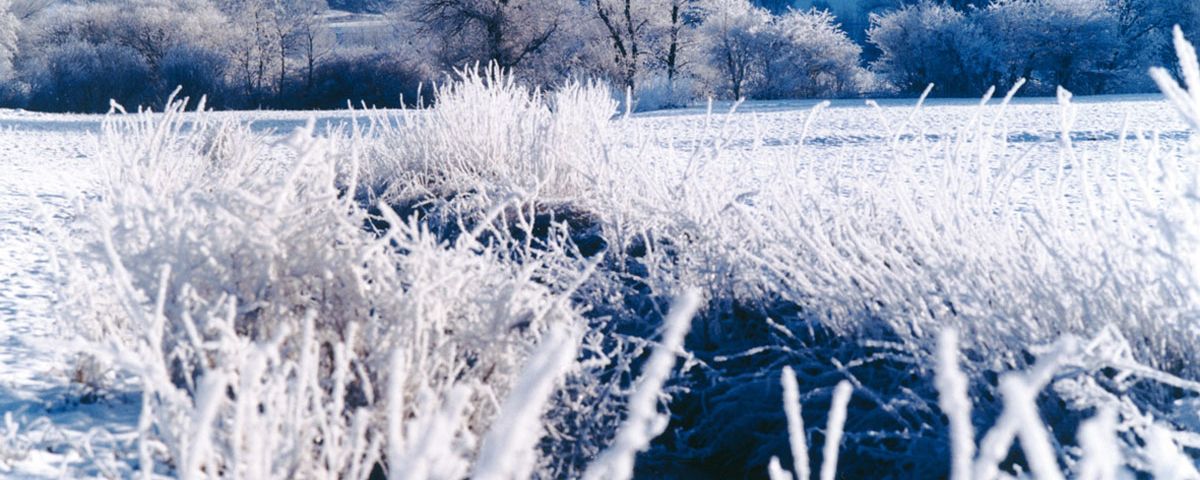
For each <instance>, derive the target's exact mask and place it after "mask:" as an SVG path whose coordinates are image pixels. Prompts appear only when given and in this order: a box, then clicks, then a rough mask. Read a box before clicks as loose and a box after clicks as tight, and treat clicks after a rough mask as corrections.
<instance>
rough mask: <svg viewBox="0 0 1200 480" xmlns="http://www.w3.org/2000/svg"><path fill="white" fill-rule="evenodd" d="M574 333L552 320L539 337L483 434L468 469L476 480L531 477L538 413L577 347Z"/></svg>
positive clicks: (538, 436) (539, 427) (539, 431)
mask: <svg viewBox="0 0 1200 480" xmlns="http://www.w3.org/2000/svg"><path fill="white" fill-rule="evenodd" d="M578 337H579V336H578V335H577V334H576V333H574V332H568V331H566V330H565V329H564V328H562V327H559V326H556V327H555V328H553V329H552V330H550V332H549V333H548V334H547V335H546V337H545V338H543V339H542V345H541V347H540V348H538V351H537V353H535V354H534V355H533V358H530V359H529V363H528V364H527V365H526V367H525V372H524V373H523V374H522V375H521V379H520V380H518V382H517V384H516V386H515V387H514V388H513V391H512V393H510V394H509V396H508V399H507V400H505V401H504V408H502V409H501V410H500V414H499V415H498V416H497V418H496V421H495V423H493V424H492V427H491V429H490V430H489V431H488V433H487V435H486V436H485V437H484V438H483V447H482V448H481V449H480V451H479V457H478V459H477V461H476V464H475V471H474V473H473V475H472V477H473V478H475V479H476V480H503V479H514V480H515V479H524V478H530V475H531V474H532V473H533V468H534V463H535V462H536V461H537V454H536V452H535V451H534V449H535V448H537V443H538V440H540V439H541V436H542V435H541V434H542V432H543V431H544V430H543V428H542V422H541V417H542V413H543V412H544V411H545V409H546V403H547V402H548V401H549V400H550V396H551V394H553V393H554V388H555V386H556V385H557V384H558V381H559V379H560V378H561V377H562V376H563V374H564V373H566V372H567V370H569V369H570V368H571V365H572V361H573V360H575V355H576V353H577V352H578V346H577V343H578Z"/></svg>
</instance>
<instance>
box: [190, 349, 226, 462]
mask: <svg viewBox="0 0 1200 480" xmlns="http://www.w3.org/2000/svg"><path fill="white" fill-rule="evenodd" d="M227 384H228V380H227V379H226V378H225V375H224V374H221V373H218V372H209V373H207V374H205V375H204V378H203V379H201V381H200V388H199V391H197V392H196V407H195V411H196V413H195V414H194V416H193V417H192V425H191V431H192V434H191V438H190V440H191V441H192V442H193V443H192V445H191V449H190V451H189V452H188V457H187V463H186V464H185V465H184V468H183V470H182V471H180V472H179V477H180V478H182V479H184V480H187V479H190V478H200V477H203V476H204V475H203V474H202V472H201V471H200V466H201V465H202V462H203V461H204V460H205V459H206V458H207V457H208V453H209V452H208V449H209V448H210V446H211V445H212V438H211V437H210V435H211V432H212V427H213V420H214V419H215V418H216V417H217V409H219V408H220V407H221V400H222V399H223V398H224V394H225V386H226V385H227Z"/></svg>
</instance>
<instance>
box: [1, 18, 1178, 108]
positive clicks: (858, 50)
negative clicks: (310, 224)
mask: <svg viewBox="0 0 1200 480" xmlns="http://www.w3.org/2000/svg"><path fill="white" fill-rule="evenodd" d="M0 12H3V14H0V106H5V107H22V108H28V109H34V110H46V111H76V112H95V111H105V110H107V109H108V108H109V104H108V101H107V99H108V98H110V97H111V98H114V99H116V100H117V101H118V102H120V103H122V104H125V105H138V104H142V105H155V102H161V101H162V99H164V98H166V96H167V94H169V93H170V92H171V91H172V90H174V89H175V88H176V87H178V86H182V87H183V91H184V93H185V94H189V95H193V96H199V95H201V94H207V95H209V105H210V106H214V107H217V108H273V109H274V108H283V109H308V108H341V107H345V106H346V104H347V101H352V102H353V103H355V104H356V105H357V104H360V103H366V104H368V105H375V106H397V105H399V104H400V103H402V102H407V103H409V104H415V103H416V102H417V101H418V96H419V93H418V90H419V89H420V87H421V85H423V84H424V85H429V84H430V83H431V82H441V81H443V80H445V79H446V78H447V76H448V75H450V74H452V73H453V70H454V69H456V68H462V67H463V66H465V65H470V64H475V63H489V62H496V63H498V64H499V65H500V66H502V67H504V68H506V69H510V70H512V71H513V72H514V73H515V74H516V76H517V78H519V79H521V80H522V81H524V82H528V83H529V84H531V85H538V86H544V87H546V88H550V89H553V88H554V87H555V86H558V85H562V84H563V83H564V82H565V81H567V80H569V79H573V78H588V79H602V80H605V81H607V82H608V83H609V84H610V85H612V87H613V90H614V95H615V96H616V97H618V98H624V97H625V91H627V90H628V91H631V92H632V93H633V98H635V99H636V100H637V108H638V109H643V110H645V109H655V108H663V107H670V106H678V105H683V104H687V103H689V102H692V101H695V100H700V99H705V98H709V97H714V98H719V99H739V98H748V99H784V98H828V97H852V96H862V95H867V94H869V95H872V96H887V95H903V96H912V95H915V94H917V93H920V92H921V91H922V90H924V88H925V87H926V86H927V85H928V84H929V83H936V84H938V88H937V89H935V90H934V94H935V95H940V96H968V97H972V96H977V95H979V94H980V93H982V92H983V91H984V90H986V89H987V87H989V86H992V85H999V86H1007V85H1011V84H1012V83H1013V82H1015V81H1016V80H1017V79H1018V78H1027V79H1028V80H1029V84H1028V85H1027V86H1026V88H1025V89H1024V90H1023V92H1024V93H1025V94H1048V93H1051V92H1052V91H1053V89H1054V87H1056V86H1058V85H1063V86H1065V87H1067V88H1068V89H1070V90H1072V91H1073V92H1075V93H1077V94H1096V93H1127V92H1148V91H1153V85H1152V83H1151V82H1150V81H1149V78H1148V77H1147V76H1146V74H1145V73H1146V71H1147V69H1148V68H1149V67H1150V66H1152V65H1169V64H1173V62H1172V61H1171V60H1172V58H1171V49H1170V48H1169V47H1170V41H1169V37H1170V35H1169V34H1170V29H1171V27H1172V26H1174V25H1176V24H1179V25H1181V26H1182V27H1183V30H1184V32H1185V33H1192V32H1195V31H1196V29H1197V25H1198V24H1200V3H1197V2H1195V1H1191V0H1163V1H1157V0H993V1H990V2H971V1H953V0H947V1H934V0H921V1H919V2H905V1H899V0H863V1H855V0H841V1H807V0H799V1H789V0H758V1H755V2H750V1H748V0H390V1H388V0H365V1H364V0H359V1H350V0H335V1H332V2H326V1H324V0H287V1H284V0H133V1H126V0H121V1H117V0H102V1H86V2H84V1H69V0H0ZM431 90H432V89H430V88H425V92H426V95H425V96H426V97H428V96H429V95H428V92H429V91H431ZM426 100H431V99H429V98H426Z"/></svg>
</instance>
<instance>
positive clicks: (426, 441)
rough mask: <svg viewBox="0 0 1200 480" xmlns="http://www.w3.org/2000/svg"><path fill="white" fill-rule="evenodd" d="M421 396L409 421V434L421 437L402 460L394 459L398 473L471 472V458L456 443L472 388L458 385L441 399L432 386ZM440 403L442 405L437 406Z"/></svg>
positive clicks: (416, 478)
mask: <svg viewBox="0 0 1200 480" xmlns="http://www.w3.org/2000/svg"><path fill="white" fill-rule="evenodd" d="M418 396H419V397H420V400H419V404H420V405H419V407H418V408H419V409H418V414H417V417H416V418H415V419H413V420H412V421H410V422H409V424H408V425H407V426H408V429H407V430H408V431H407V432H406V433H407V435H406V438H411V439H414V440H417V441H414V442H412V443H411V444H409V445H408V446H407V447H408V448H406V449H405V451H404V453H403V454H401V456H400V459H399V460H393V463H392V465H394V467H393V472H394V474H395V475H396V476H397V478H404V479H406V480H425V479H429V478H434V479H441V478H462V477H463V476H465V475H466V473H467V472H466V468H467V461H466V459H464V458H462V455H461V454H460V452H459V451H457V450H458V448H457V446H456V445H455V443H456V439H457V437H458V433H459V430H460V428H461V426H462V417H463V413H464V410H465V409H466V408H467V403H468V401H469V400H470V397H471V393H470V389H468V388H467V387H464V386H458V387H455V388H454V389H452V390H451V391H450V393H449V394H448V395H447V398H443V399H440V401H439V399H437V398H435V397H434V395H433V392H431V391H429V390H428V389H426V390H423V391H422V392H421V393H420V394H419V395H418ZM439 403H440V404H441V408H437V404H439ZM463 434H464V435H466V433H465V432H464V433H463Z"/></svg>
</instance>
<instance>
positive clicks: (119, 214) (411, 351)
mask: <svg viewBox="0 0 1200 480" xmlns="http://www.w3.org/2000/svg"><path fill="white" fill-rule="evenodd" d="M101 138H102V144H103V151H104V153H105V154H106V158H109V159H110V160H111V161H112V162H113V163H114V167H113V168H112V170H111V172H110V175H109V182H108V185H107V188H106V189H105V190H104V192H103V194H102V196H101V198H100V199H99V200H98V202H96V203H95V204H94V205H92V206H90V207H89V208H87V210H86V211H84V212H81V213H82V215H86V216H87V217H86V218H89V219H92V220H91V221H90V222H89V225H86V226H84V227H83V229H84V232H85V233H84V239H85V245H83V246H82V247H80V248H79V250H78V251H77V252H68V253H72V255H68V256H67V258H64V259H63V260H62V263H63V265H64V268H65V269H66V270H67V271H68V273H69V275H68V282H73V283H74V284H82V283H84V281H83V279H85V278H86V279H99V285H98V286H96V287H93V288H88V289H84V290H73V291H65V292H64V294H65V295H66V297H67V300H68V303H69V304H70V305H69V306H68V307H67V310H68V311H71V312H75V313H76V314H78V315H80V316H81V318H78V319H76V322H77V325H78V326H79V327H80V328H81V330H83V333H85V334H86V335H88V336H90V337H91V338H92V339H93V340H94V341H95V342H97V343H96V345H98V346H96V347H93V348H91V349H90V351H91V352H92V354H93V355H96V356H100V357H102V358H107V359H109V360H111V361H113V362H115V363H116V364H117V365H119V366H121V367H123V368H124V369H126V370H128V371H131V372H133V373H135V374H136V375H137V376H138V377H139V378H140V380H141V384H142V387H143V389H144V390H143V402H144V404H143V412H142V419H141V421H140V424H139V431H140V434H141V437H140V444H139V456H140V457H141V462H140V463H141V465H142V466H143V468H144V469H146V471H150V470H153V469H157V470H159V471H160V473H172V474H174V475H179V476H181V477H184V478H188V477H193V476H211V475H222V476H225V475H228V476H240V477H250V478H287V477H291V476H294V475H296V474H297V473H298V472H304V474H305V475H311V476H315V477H326V478H334V477H336V478H365V477H366V476H367V475H368V474H370V473H371V471H372V469H374V468H378V467H377V464H378V465H382V463H381V462H383V460H384V458H383V452H384V451H385V450H384V447H385V445H388V443H389V441H390V442H391V443H392V444H393V448H394V447H396V444H398V443H399V442H401V441H402V438H392V439H390V440H389V438H388V433H389V432H388V431H387V429H384V428H382V427H381V425H383V424H384V421H385V419H387V418H393V417H394V416H397V415H398V416H399V418H400V419H401V422H400V423H401V424H403V425H408V427H407V430H408V431H407V433H400V435H401V436H403V437H405V438H411V437H412V436H413V435H418V434H419V432H420V431H421V428H422V427H420V426H418V424H420V422H423V421H432V422H434V423H433V424H430V426H429V427H427V428H436V429H440V430H439V431H442V432H443V435H447V436H448V437H447V439H448V440H447V442H449V443H447V444H446V445H443V446H442V447H444V448H445V449H446V450H444V452H443V454H445V452H455V455H458V456H461V457H466V458H471V457H472V456H473V454H474V453H473V452H474V449H475V448H477V447H476V446H475V443H474V440H472V439H474V438H478V437H480V436H482V434H483V433H484V432H486V431H487V427H488V425H489V424H490V423H491V422H492V419H493V418H494V417H495V415H496V412H497V408H498V404H497V403H496V402H495V399H499V398H504V397H505V396H507V395H508V392H509V390H510V389H511V388H512V387H513V385H514V384H515V382H517V378H518V374H519V371H520V369H521V367H522V365H523V364H524V362H525V359H526V358H527V356H528V355H529V354H530V353H531V352H532V350H533V348H534V346H535V345H537V343H538V339H539V338H541V336H542V335H543V333H544V332H546V331H547V329H549V328H557V329H559V330H563V329H566V330H565V331H569V332H578V331H579V329H580V328H581V322H580V320H579V317H578V314H577V313H576V311H575V310H574V308H573V306H572V305H571V304H570V303H569V302H566V301H564V300H563V299H561V298H559V297H560V296H561V295H562V293H559V292H556V291H554V290H553V289H551V288H548V287H547V286H544V285H543V284H541V283H538V282H536V281H534V279H533V278H531V272H530V271H529V270H528V269H524V268H521V267H520V266H519V265H516V264H506V263H500V262H499V261H498V260H496V259H495V258H494V257H493V256H489V255H479V254H478V251H477V250H478V249H480V248H482V247H481V246H480V245H479V244H477V243H474V242H470V241H467V240H466V239H464V240H463V241H462V242H459V243H458V244H456V245H453V246H447V245H445V244H441V243H439V242H438V240H437V239H436V238H434V237H433V236H432V235H431V234H429V232H428V230H427V229H426V228H425V227H424V226H422V225H420V224H417V223H409V222H407V221H405V220H401V219H399V218H398V217H396V216H395V214H393V213H391V212H390V210H387V209H385V211H384V212H383V215H385V216H386V217H387V218H388V219H389V220H391V221H392V223H391V228H390V229H388V230H387V231H386V232H372V231H369V230H368V229H365V228H364V225H365V224H366V223H367V220H368V215H367V211H366V209H365V208H364V207H363V206H361V205H359V204H357V203H356V202H355V197H356V195H355V194H354V187H353V186H354V185H357V183H358V180H357V178H356V175H358V171H359V168H358V165H357V158H356V157H355V156H354V155H352V154H350V153H343V152H351V151H352V149H349V148H346V147H345V146H343V145H342V144H340V143H339V141H340V140H338V139H339V138H343V137H342V136H341V135H336V134H335V135H332V136H330V135H318V134H317V133H316V132H313V130H312V128H311V127H309V128H306V129H300V130H298V131H296V132H295V133H293V134H292V135H291V136H290V137H289V138H287V139H286V140H285V141H282V142H280V143H269V142H267V141H266V140H265V139H263V138H261V137H258V136H256V135H254V134H251V133H249V131H248V130H247V129H246V128H245V127H242V126H237V125H229V124H222V123H215V122H212V121H210V120H209V119H207V118H206V117H205V116H204V115H203V114H201V113H198V114H195V115H186V114H184V112H183V102H176V103H172V104H171V107H170V109H169V110H168V111H167V112H166V113H165V114H150V113H143V114H138V115H136V116H128V117H125V116H118V117H114V118H113V119H111V120H110V121H109V122H108V123H106V126H105V132H104V133H103V134H102V136H101ZM576 273H577V274H579V275H583V274H584V272H576ZM553 338H554V343H555V345H558V346H570V345H573V344H574V342H575V341H576V340H575V338H577V334H561V333H560V334H557V335H556V336H554V337H553ZM572 351H573V350H572ZM573 357H574V355H573V354H569V355H566V357H565V358H566V359H567V361H570V360H573ZM553 358H555V359H556V360H553V362H554V363H555V364H560V363H562V362H563V360H562V358H564V357H563V356H562V355H561V354H560V355H557V356H555V357H553ZM547 361H550V360H545V361H543V362H542V363H545V362H547ZM539 368H542V369H548V370H545V371H544V372H543V375H546V376H548V378H549V379H550V380H549V381H550V382H551V383H550V385H554V382H555V379H556V378H557V377H558V376H559V373H557V372H562V371H564V367H561V366H555V367H553V368H550V367H539ZM388 385H391V387H390V390H389V387H388ZM530 388H533V387H530ZM529 395H535V396H536V395H541V396H545V395H548V393H547V392H546V387H538V388H537V389H534V390H533V391H532V392H531V393H529ZM440 399H446V400H447V401H451V402H452V403H453V402H455V401H457V402H459V406H460V408H459V409H458V410H457V411H455V412H453V413H450V414H449V415H450V417H447V418H446V419H443V420H437V418H438V417H437V416H438V415H441V414H440V413H436V412H435V411H433V410H431V406H432V402H438V401H441V400H440ZM455 399H457V400H455ZM540 413H541V412H540V409H537V408H535V409H534V410H533V411H532V413H531V414H532V415H534V416H535V417H536V416H537V415H539V414H540ZM413 416H415V418H416V419H415V420H411V421H410V420H407V419H408V418H410V417H413ZM413 422H416V424H413ZM438 422H443V423H438ZM439 425H440V426H439ZM413 429H415V430H413ZM401 430H405V429H401ZM391 433H392V435H393V437H394V436H395V435H396V434H397V432H395V431H393V432H391ZM442 447H439V448H442ZM395 451H396V452H403V450H402V449H398V448H397V449H395ZM421 461H427V459H426V460H421ZM447 461H449V462H451V463H449V464H446V465H451V466H446V465H443V466H437V467H436V468H435V467H431V468H435V470H432V471H431V472H432V473H430V474H431V475H435V476H440V475H441V474H438V473H436V472H442V473H445V472H448V471H459V470H456V468H459V467H453V466H452V464H453V463H454V460H452V459H449V460H447ZM439 465H441V464H439ZM443 467H445V468H450V469H451V470H447V471H442V470H438V469H441V468H443ZM523 468H528V467H523Z"/></svg>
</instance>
